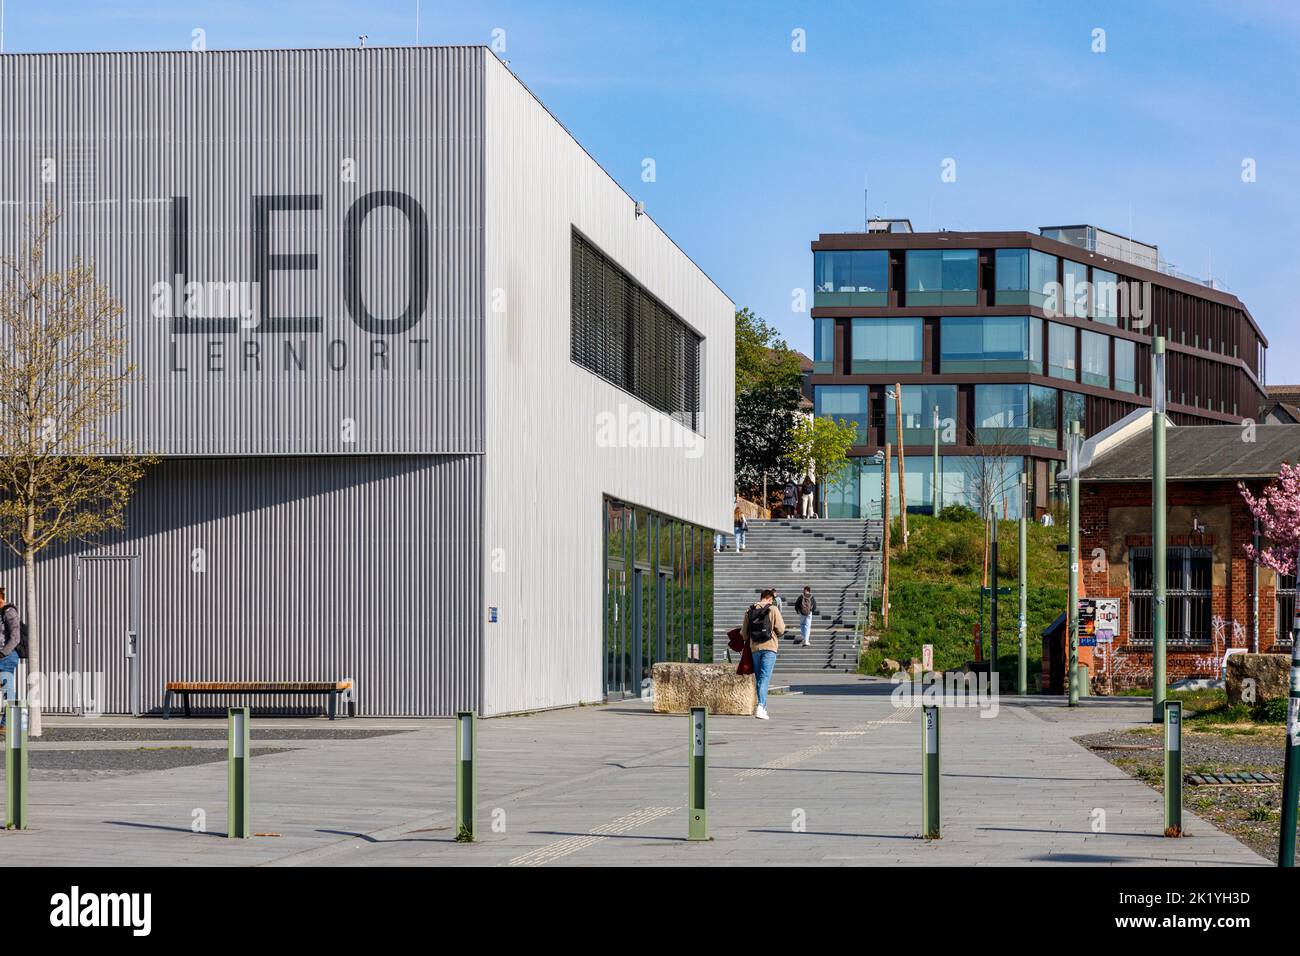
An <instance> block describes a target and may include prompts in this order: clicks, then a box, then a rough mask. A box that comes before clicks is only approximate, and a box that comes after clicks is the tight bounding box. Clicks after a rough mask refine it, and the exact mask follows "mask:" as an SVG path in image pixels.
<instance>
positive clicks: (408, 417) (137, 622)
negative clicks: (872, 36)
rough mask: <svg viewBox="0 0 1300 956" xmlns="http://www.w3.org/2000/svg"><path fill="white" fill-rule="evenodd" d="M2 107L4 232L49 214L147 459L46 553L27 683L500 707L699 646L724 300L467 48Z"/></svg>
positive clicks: (85, 90) (109, 89)
mask: <svg viewBox="0 0 1300 956" xmlns="http://www.w3.org/2000/svg"><path fill="white" fill-rule="evenodd" d="M0 115H3V117H4V119H5V127H6V130H5V137H4V140H3V145H2V146H0V149H2V150H3V153H2V154H0V155H2V156H3V162H2V163H0V248H3V250H4V251H5V252H6V253H8V252H11V251H16V250H17V248H18V247H19V245H20V243H21V242H22V241H23V240H24V238H25V237H26V236H27V231H28V229H29V225H28V222H29V219H30V217H31V216H32V215H34V214H37V213H39V212H40V210H41V209H42V207H43V206H45V205H46V204H49V206H50V207H51V208H52V209H53V210H54V211H55V212H57V213H58V214H59V215H60V216H61V217H62V218H61V219H60V220H59V222H58V225H57V228H56V232H55V238H54V243H53V246H52V249H51V256H52V264H54V265H56V266H57V265H60V264H63V263H67V262H69V261H71V260H72V259H73V258H74V257H80V258H82V259H84V260H87V261H90V262H93V263H94V265H95V267H96V270H97V276H98V279H99V281H100V282H101V283H102V284H103V285H105V286H106V287H107V288H108V290H109V291H110V292H111V293H112V295H113V296H115V297H116V298H117V300H118V301H119V302H120V303H121V305H122V307H123V309H124V327H125V337H126V342H127V359H128V360H129V361H130V362H132V363H134V365H135V366H136V369H137V373H136V378H135V381H134V382H133V383H132V384H131V385H130V387H129V388H128V390H127V392H126V395H125V408H124V411H123V413H122V414H121V416H120V417H119V418H118V419H116V420H115V421H113V422H111V423H110V433H111V435H112V436H113V437H114V441H115V442H116V445H115V447H116V448H122V449H127V448H130V449H133V450H135V451H137V452H142V453H150V454H154V455H157V456H160V457H161V463H160V464H158V465H157V466H156V467H154V468H152V469H151V470H150V472H149V474H148V476H147V477H146V479H145V481H144V482H143V484H142V486H141V487H140V488H139V490H138V492H137V494H136V496H135V498H134V500H133V501H132V504H131V506H130V508H129V511H128V514H127V529H126V531H125V532H124V533H123V534H120V535H114V536H111V537H109V538H106V539H105V540H103V541H101V542H98V543H97V544H95V545H89V544H77V545H70V546H67V547H65V548H63V549H62V550H57V551H50V552H48V553H47V554H46V555H45V557H44V558H43V560H42V561H41V562H40V564H39V575H40V586H41V589H42V593H43V595H44V602H43V607H44V613H43V614H42V616H41V622H42V625H43V628H44V638H43V640H44V643H43V647H44V652H43V653H44V664H45V667H46V669H47V674H49V675H50V676H51V679H52V680H57V679H58V678H59V677H60V676H61V675H67V674H69V673H74V674H90V675H97V676H98V677H99V678H101V679H102V683H103V691H102V695H101V696H102V699H101V700H99V701H96V702H94V703H96V704H97V705H98V706H99V708H100V709H103V710H105V711H108V712H120V713H139V712H150V711H154V710H157V708H158V707H159V705H160V703H161V700H162V694H163V686H164V683H165V682H167V681H171V680H322V679H340V678H344V677H350V678H353V679H354V680H355V682H356V686H357V704H358V708H359V712H360V713H362V714H384V715H421V716H428V715H444V714H450V713H452V712H454V711H456V710H458V709H466V708H468V709H473V710H477V711H478V712H479V713H482V714H488V715H490V714H502V713H509V712H518V711H524V710H531V709H537V708H546V707H557V706H565V705H572V704H577V703H579V702H584V701H598V700H600V699H602V697H604V696H618V695H622V694H629V693H631V694H635V693H639V692H640V690H641V687H642V681H643V679H644V677H645V676H646V674H648V669H649V665H650V664H651V663H653V662H654V661H655V660H659V659H664V658H670V657H671V658H678V659H684V658H685V657H686V656H687V654H688V653H690V650H691V649H692V648H693V647H695V646H708V644H709V639H710V636H711V631H712V629H711V622H710V620H709V618H710V613H709V611H710V607H711V601H710V598H709V591H710V581H709V576H710V573H711V565H710V560H711V558H710V555H711V553H712V549H711V542H712V535H713V532H714V531H716V530H727V529H729V528H730V512H731V501H732V488H733V460H734V455H733V450H734V449H733V446H734V434H733V417H734V409H733V402H734V396H733V387H732V382H733V378H734V308H733V305H732V303H731V302H730V301H729V300H728V298H727V296H726V295H724V294H723V293H722V292H721V291H720V290H719V289H718V288H717V287H716V286H715V284H714V283H713V282H712V281H710V279H709V278H708V276H706V275H705V274H704V272H703V271H701V269H700V268H699V267H698V266H697V265H695V263H694V262H692V261H691V259H690V258H688V257H687V255H686V254H685V253H684V252H683V251H682V250H681V249H679V248H678V247H677V246H676V245H675V244H674V243H673V242H672V240H671V239H670V238H669V237H668V236H667V235H666V234H665V233H664V232H663V231H662V230H661V229H660V228H659V227H658V226H657V225H656V224H655V223H654V221H653V220H652V219H651V218H650V217H649V216H648V215H646V214H645V211H644V209H643V207H641V206H640V205H639V204H638V203H637V202H635V201H634V199H633V197H631V196H629V195H628V194H626V193H625V192H624V191H623V190H622V189H621V188H620V187H619V186H618V185H617V184H616V182H615V181H614V180H613V179H612V178H611V177H610V176H609V175H607V174H606V173H605V171H604V170H602V168H601V167H600V166H599V165H597V163H596V162H595V161H594V160H593V158H592V157H591V156H590V155H589V154H588V153H587V152H586V151H585V150H584V149H583V147H582V146H581V145H580V144H579V143H578V142H577V141H576V140H575V139H574V138H573V136H571V135H570V134H569V133H568V132H567V131H566V130H565V128H564V127H563V126H562V125H561V124H560V123H559V122H558V121H557V120H556V119H555V118H554V117H553V116H552V115H551V114H550V113H549V112H548V111H547V110H546V108H545V107H544V106H543V105H542V104H541V103H540V102H539V101H538V100H537V98H536V97H535V96H534V95H533V94H532V93H531V92H530V91H529V90H528V89H527V88H526V87H525V86H524V85H523V84H522V83H521V82H520V81H519V80H518V79H517V78H516V77H515V76H514V75H513V74H512V73H511V72H510V70H509V69H507V68H506V66H505V65H503V64H502V63H501V62H500V61H499V60H498V59H497V58H496V56H495V55H494V54H493V53H492V52H491V51H489V50H488V49H486V48H483V47H444V48H434V47H405V48H366V49H320V50H257V51H231V52H186V53H166V52H162V53H159V52H152V53H113V54H39V55H26V54H19V55H5V56H0ZM214 290H215V292H216V293H217V295H216V296H215V298H217V299H220V300H221V302H220V304H214V295H213V293H214ZM21 575H22V571H21V568H20V567H19V566H18V565H17V564H16V563H15V562H14V561H13V560H12V558H10V557H8V556H6V557H5V559H4V562H3V564H0V580H3V582H4V583H5V584H6V585H8V586H9V588H10V593H11V594H21V593H22V586H21V584H22V581H21ZM92 686H93V683H92ZM64 703H67V702H64ZM218 703H219V702H218ZM270 703H272V704H277V705H279V704H283V705H284V706H286V707H287V706H296V705H299V704H301V701H299V700H285V701H270ZM46 704H47V706H53V707H54V708H55V709H60V702H59V701H55V700H50V699H49V698H48V697H47V700H46ZM74 704H75V705H76V706H81V707H85V708H86V709H91V708H90V706H89V705H90V702H88V701H85V700H82V701H80V702H74Z"/></svg>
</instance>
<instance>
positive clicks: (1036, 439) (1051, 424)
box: [1029, 385, 1056, 448]
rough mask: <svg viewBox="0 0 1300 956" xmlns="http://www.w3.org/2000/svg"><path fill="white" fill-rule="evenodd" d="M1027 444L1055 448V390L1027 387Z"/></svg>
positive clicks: (1036, 386) (1040, 386) (1037, 386)
mask: <svg viewBox="0 0 1300 956" xmlns="http://www.w3.org/2000/svg"><path fill="white" fill-rule="evenodd" d="M1029 444H1031V445H1037V446H1039V447H1040V448H1055V447H1056V389H1054V388H1047V387H1046V386H1045V385H1031V386H1029Z"/></svg>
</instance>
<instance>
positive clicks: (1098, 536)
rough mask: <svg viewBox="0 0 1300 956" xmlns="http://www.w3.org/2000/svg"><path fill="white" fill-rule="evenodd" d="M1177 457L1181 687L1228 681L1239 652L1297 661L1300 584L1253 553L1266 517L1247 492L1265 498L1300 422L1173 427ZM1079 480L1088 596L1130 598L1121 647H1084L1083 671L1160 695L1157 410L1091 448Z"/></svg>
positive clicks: (1174, 532) (1172, 551)
mask: <svg viewBox="0 0 1300 956" xmlns="http://www.w3.org/2000/svg"><path fill="white" fill-rule="evenodd" d="M1166 449H1167V470H1166V476H1167V479H1168V486H1167V492H1166V494H1167V504H1168V510H1167V519H1166V534H1167V537H1168V540H1167V574H1166V580H1167V584H1166V595H1167V599H1166V600H1167V608H1168V613H1167V622H1168V624H1167V644H1166V673H1167V674H1168V679H1169V681H1170V682H1174V681H1178V680H1181V679H1183V678H1189V677H1217V676H1219V675H1220V673H1221V671H1222V669H1223V661H1224V657H1225V655H1226V654H1227V653H1228V652H1229V651H1230V650H1232V649H1240V650H1244V651H1261V652H1270V651H1282V652H1286V653H1290V648H1291V638H1290V634H1289V632H1288V626H1289V623H1290V619H1291V609H1292V607H1293V606H1294V601H1295V579H1294V578H1293V577H1289V576H1280V575H1277V574H1275V573H1274V572H1273V571H1272V570H1270V569H1269V568H1266V567H1264V566H1262V565H1261V566H1256V565H1255V563H1254V562H1252V561H1251V560H1250V558H1249V557H1247V554H1246V546H1247V545H1249V544H1250V543H1251V541H1252V537H1253V535H1254V533H1255V528H1254V518H1253V516H1252V515H1251V513H1250V511H1249V510H1248V509H1247V507H1246V503H1245V501H1244V500H1243V499H1242V497H1241V493H1240V491H1239V488H1238V484H1239V483H1242V484H1245V485H1246V487H1248V488H1250V489H1251V491H1252V492H1254V493H1258V492H1259V491H1260V490H1262V489H1263V488H1264V486H1265V485H1267V484H1268V483H1269V481H1271V480H1272V479H1273V478H1275V477H1276V476H1277V473H1278V469H1279V468H1280V467H1281V465H1282V463H1283V462H1284V461H1295V460H1296V458H1297V457H1298V456H1300V425H1264V426H1259V427H1256V428H1253V429H1251V428H1247V427H1243V426H1237V425H1207V426H1201V427H1197V428H1186V427H1183V428H1179V427H1176V426H1170V427H1169V429H1168V433H1167V441H1166ZM1079 483H1080V492H1081V495H1080V496H1081V503H1080V513H1079V532H1080V559H1081V563H1082V569H1081V570H1082V576H1081V589H1082V595H1083V596H1084V597H1088V598H1094V599H1095V598H1117V599H1119V629H1118V632H1117V633H1116V634H1115V636H1114V639H1113V641H1111V642H1109V643H1106V642H1104V641H1099V642H1098V644H1097V645H1096V646H1094V647H1080V649H1079V660H1080V663H1082V664H1085V665H1087V666H1088V669H1089V673H1090V675H1091V677H1092V683H1093V688H1094V691H1095V692H1098V693H1114V692H1115V691H1118V690H1122V689H1125V688H1129V687H1149V686H1150V684H1151V609H1152V579H1151V566H1152V561H1151V415H1150V413H1149V412H1147V411H1145V410H1143V411H1138V412H1135V413H1133V414H1132V415H1130V416H1129V417H1128V418H1126V419H1124V420H1122V421H1121V422H1118V423H1116V425H1114V426H1112V427H1111V428H1109V429H1106V430H1105V431H1104V432H1102V433H1101V434H1099V435H1097V436H1096V437H1095V438H1093V439H1091V440H1090V441H1088V442H1087V443H1085V447H1084V452H1083V454H1082V456H1081V468H1080V472H1079ZM1051 656H1052V657H1056V658H1057V659H1059V657H1058V655H1057V654H1052V655H1051ZM1044 657H1045V666H1046V658H1047V657H1048V655H1046V654H1045V655H1044ZM1049 679H1050V675H1045V681H1046V680H1049Z"/></svg>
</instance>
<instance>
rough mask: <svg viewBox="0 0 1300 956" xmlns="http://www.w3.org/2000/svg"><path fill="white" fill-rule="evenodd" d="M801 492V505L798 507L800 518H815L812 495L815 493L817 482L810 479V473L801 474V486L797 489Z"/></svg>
mask: <svg viewBox="0 0 1300 956" xmlns="http://www.w3.org/2000/svg"><path fill="white" fill-rule="evenodd" d="M799 490H800V491H801V492H802V494H801V496H800V497H801V499H802V500H801V504H802V507H801V508H800V509H799V516H800V517H801V518H815V517H817V513H816V511H815V509H814V508H813V496H814V495H815V494H816V493H817V483H816V482H815V481H813V480H812V475H804V476H803V487H802V488H800V489H799Z"/></svg>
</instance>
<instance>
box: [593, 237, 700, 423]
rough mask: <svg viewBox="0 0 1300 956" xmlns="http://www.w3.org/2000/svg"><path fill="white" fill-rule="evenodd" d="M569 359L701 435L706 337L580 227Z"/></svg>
mask: <svg viewBox="0 0 1300 956" xmlns="http://www.w3.org/2000/svg"><path fill="white" fill-rule="evenodd" d="M569 261H570V276H569V358H570V360H571V361H572V362H573V363H574V364H575V365H578V366H580V367H581V368H584V369H586V370H587V371H589V372H591V373H592V374H594V375H597V376H599V377H600V378H602V379H604V380H605V381H607V382H609V383H610V384H611V385H614V386H616V387H617V388H620V389H622V390H623V391H625V392H627V393H628V394H629V395H632V396H633V397H634V398H637V399H639V400H641V401H643V402H645V403H646V404H647V405H649V406H651V407H652V408H654V409H656V410H657V411H660V412H663V413H664V414H665V415H667V416H668V417H669V418H672V419H673V420H674V421H676V422H679V423H680V424H682V425H683V426H685V427H687V428H689V429H691V431H693V432H696V433H701V432H702V426H703V410H702V409H701V407H700V406H701V404H702V402H701V398H702V396H701V384H700V377H701V368H700V366H701V351H702V349H703V345H704V337H703V336H702V335H700V334H699V333H698V332H697V331H695V329H693V328H691V326H689V325H688V324H686V322H685V321H683V319H682V318H681V317H680V316H679V315H677V313H675V312H673V311H672V309H670V308H668V306H666V305H664V304H663V302H661V301H660V300H659V299H658V298H657V297H656V296H655V295H654V294H653V293H651V292H650V291H649V290H648V289H646V288H645V286H643V285H641V283H639V282H637V281H636V280H635V279H634V278H632V276H631V275H630V274H629V273H628V272H627V270H626V269H624V268H622V267H621V266H620V265H619V264H618V263H617V262H615V261H614V260H613V259H612V258H610V257H609V256H608V255H606V254H605V252H604V251H602V250H601V249H600V247H599V246H597V245H596V244H595V243H594V242H592V241H591V240H590V239H589V238H587V237H586V236H585V235H583V234H582V233H581V232H579V231H578V230H577V229H574V230H572V239H571V244H570V255H569Z"/></svg>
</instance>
